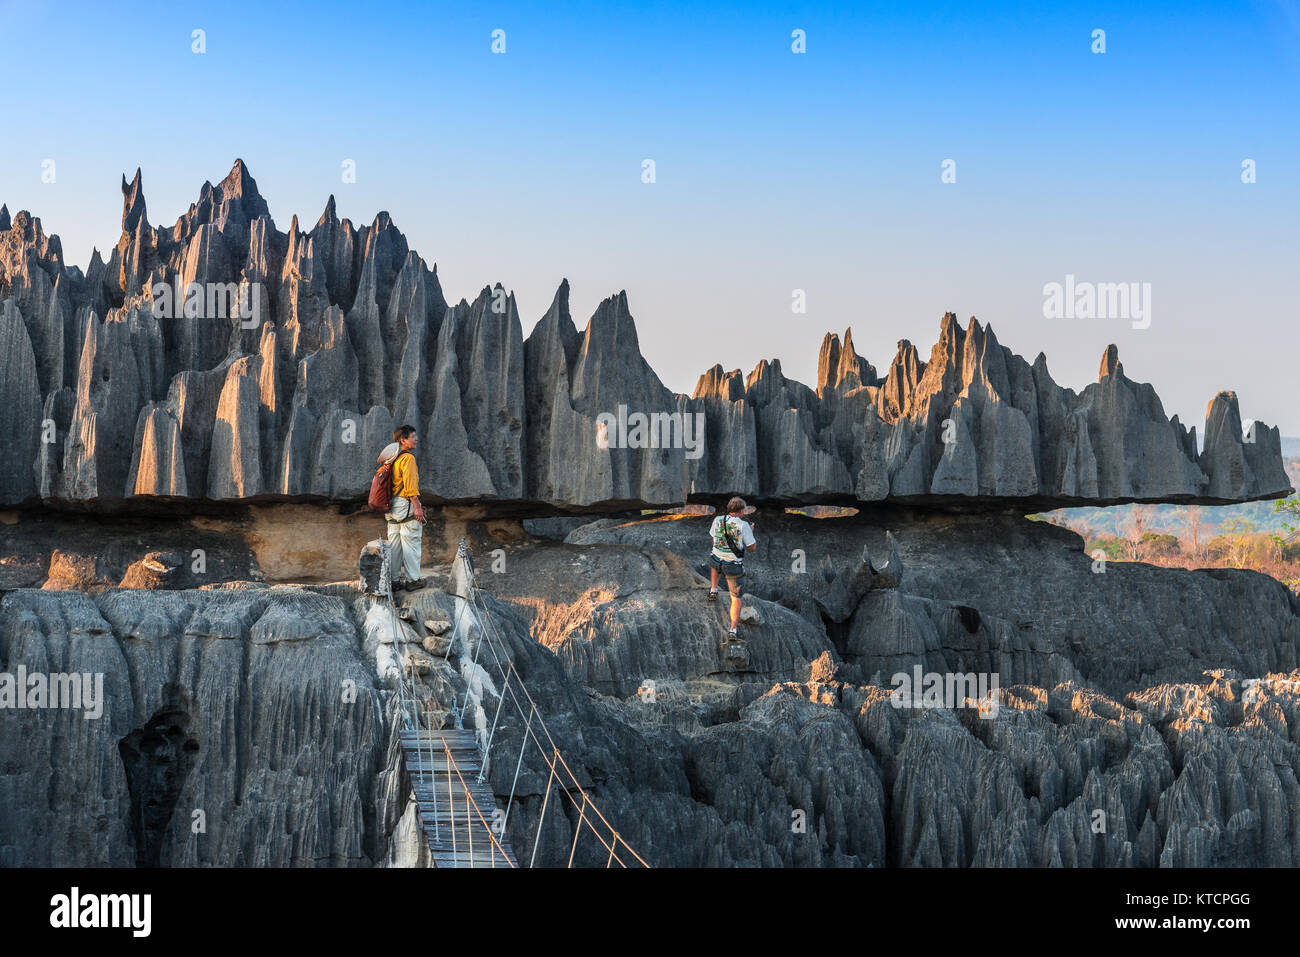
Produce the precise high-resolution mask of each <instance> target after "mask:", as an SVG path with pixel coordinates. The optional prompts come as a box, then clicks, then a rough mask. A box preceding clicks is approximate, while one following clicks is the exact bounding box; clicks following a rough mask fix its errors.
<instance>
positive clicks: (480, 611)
mask: <svg viewBox="0 0 1300 957" xmlns="http://www.w3.org/2000/svg"><path fill="white" fill-rule="evenodd" d="M474 587H475V588H477V586H474ZM480 590H481V589H480ZM475 611H476V613H477V615H476V617H478V618H479V619H480V620H481V621H486V622H488V626H489V628H483V627H482V625H481V624H480V630H481V631H482V632H483V633H484V635H488V634H489V629H490V633H491V635H492V636H493V640H495V641H496V642H498V643H500V644H501V645H502V654H506V658H507V660H510V659H509V655H508V654H507V653H506V652H505V649H504V641H503V639H501V637H500V634H499V633H498V632H496V626H495V625H494V624H492V619H491V617H490V616H488V614H487V610H486V607H482V606H480V607H476V608H475ZM488 649H489V650H490V651H491V652H492V654H493V657H494V658H496V663H497V668H498V670H503V669H502V667H501V660H500V656H499V655H498V654H497V651H496V648H495V647H493V645H492V644H491V643H489V645H488ZM514 674H515V678H516V680H517V681H518V682H519V685H520V688H521V690H523V692H524V695H525V696H526V697H527V698H528V702H529V705H530V706H531V709H532V710H533V711H537V703H536V702H535V701H534V700H533V698H532V695H531V694H530V693H529V692H528V688H527V686H526V685H525V684H524V682H523V679H522V678H521V677H520V676H519V672H518V670H515V672H514ZM504 687H505V690H508V691H509V692H510V696H511V698H512V700H513V701H514V704H515V709H516V710H517V711H519V713H520V714H521V715H522V714H523V708H522V706H521V705H520V704H519V699H518V696H517V695H516V694H515V691H514V688H512V687H510V686H509V684H508V683H506V684H505V686H504ZM538 720H539V721H540V722H541V724H542V731H543V733H544V734H545V735H546V737H547V740H548V741H549V742H550V744H551V750H552V753H553V754H554V755H555V758H556V759H557V760H558V761H559V763H560V765H561V766H562V767H563V768H564V770H565V772H567V774H568V776H569V780H570V781H572V782H573V788H575V789H576V790H577V791H578V793H579V794H581V795H582V796H583V797H584V798H588V800H589V796H588V795H587V793H586V791H585V790H584V789H583V787H582V785H581V783H579V781H578V779H577V776H576V775H574V773H573V771H572V769H570V768H569V765H568V762H566V761H565V760H564V756H563V755H562V754H560V751H559V748H558V746H556V745H555V741H554V739H553V738H552V737H551V734H550V730H549V729H548V728H547V727H546V722H545V719H543V718H542V716H541V713H540V711H538ZM530 736H531V738H532V740H533V742H534V743H535V744H536V745H537V750H538V753H539V754H540V755H541V757H542V760H543V761H545V762H546V764H547V766H548V767H551V768H553V767H554V763H555V762H554V761H553V760H552V759H551V758H548V757H547V755H546V748H544V747H543V746H542V743H541V741H540V740H539V739H538V737H537V735H536V733H531V732H530ZM557 775H558V771H557ZM559 784H560V788H561V789H562V790H563V792H564V795H565V797H567V798H568V799H569V801H570V803H571V804H572V805H573V807H574V808H575V809H578V808H579V805H578V801H577V798H575V797H574V796H573V795H572V794H571V793H570V789H569V785H567V784H565V783H564V781H563V780H561V781H560V782H559ZM590 804H591V809H592V810H593V811H594V812H595V813H596V815H597V817H599V818H600V820H601V822H602V823H603V824H604V825H605V826H606V827H607V828H608V829H609V831H610V834H611V836H612V841H613V844H611V843H610V842H609V841H607V840H606V839H605V837H604V836H603V835H602V834H601V833H600V831H599V830H598V829H597V828H596V826H595V824H594V823H592V822H591V821H590V820H587V821H586V823H587V826H588V827H589V828H590V829H591V831H592V833H593V834H595V835H596V839H597V840H599V841H600V842H601V843H602V844H603V845H604V846H605V848H606V849H608V850H609V851H610V852H611V855H612V856H613V859H614V860H617V861H618V863H619V866H621V867H626V866H627V863H626V862H625V861H624V860H623V859H622V858H621V857H619V856H618V855H617V853H616V852H615V848H616V847H617V845H618V844H620V843H622V844H623V846H624V847H626V848H627V849H628V851H630V852H631V853H632V855H633V856H634V857H635V858H636V859H637V860H638V861H639V862H640V863H641V865H642V866H643V867H649V866H650V865H648V864H647V863H646V862H645V860H644V859H643V858H642V857H641V855H639V854H637V852H636V851H635V850H634V849H633V848H632V847H631V845H629V844H628V843H627V841H626V840H625V839H623V837H622V835H620V834H619V833H618V831H616V830H615V829H614V827H613V826H612V825H611V824H610V823H609V821H608V820H606V819H605V816H604V815H603V814H601V813H600V809H599V808H598V807H596V805H595V802H590ZM539 825H540V822H539ZM579 830H581V825H579Z"/></svg>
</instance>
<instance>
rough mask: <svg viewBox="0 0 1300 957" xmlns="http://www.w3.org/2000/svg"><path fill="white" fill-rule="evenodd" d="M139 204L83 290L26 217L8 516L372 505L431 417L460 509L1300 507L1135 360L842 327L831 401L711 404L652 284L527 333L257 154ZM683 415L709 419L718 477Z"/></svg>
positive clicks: (506, 309)
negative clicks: (76, 510) (287, 210)
mask: <svg viewBox="0 0 1300 957" xmlns="http://www.w3.org/2000/svg"><path fill="white" fill-rule="evenodd" d="M122 195H123V204H122V236H121V239H120V240H119V241H118V244H117V246H116V247H115V248H114V249H113V250H112V252H111V254H110V256H109V258H108V260H107V261H105V260H104V259H103V258H102V257H101V255H100V253H99V251H98V250H95V251H94V253H93V255H92V257H91V261H90V265H89V266H88V268H87V269H86V271H85V272H84V273H83V272H82V271H81V270H80V269H79V268H77V267H69V266H67V265H66V264H65V263H64V259H63V252H62V247H61V244H60V243H59V240H58V238H57V237H56V236H47V235H46V234H45V232H44V230H43V229H42V227H41V223H40V220H39V219H34V218H33V217H32V216H31V215H30V214H29V213H27V212H20V213H18V214H17V215H16V216H14V217H13V218H12V220H11V219H10V216H9V213H8V210H7V209H3V210H0V298H2V301H0V345H3V346H4V347H5V348H4V359H3V360H0V504H5V505H12V504H22V503H31V502H36V501H43V502H47V503H53V504H73V503H89V504H91V505H94V506H96V507H121V506H123V505H124V504H130V503H132V502H144V501H147V500H149V499H157V498H168V499H192V500H206V501H249V500H264V499H268V498H269V499H274V498H277V497H300V496H319V497H323V498H327V499H335V500H354V499H357V498H359V497H360V496H362V495H363V494H364V493H365V490H366V488H367V486H368V482H369V477H370V474H371V470H372V467H373V462H374V454H375V451H376V450H377V449H378V448H379V447H381V446H382V445H383V444H385V442H386V440H387V437H388V435H389V433H390V432H391V429H392V428H393V426H394V424H400V423H403V422H410V423H412V424H414V425H416V426H417V428H420V429H422V430H423V431H424V433H425V434H426V436H427V437H428V441H426V442H425V443H423V446H422V448H421V450H420V453H419V454H420V459H421V462H420V465H421V474H422V476H423V486H424V491H425V492H426V494H427V495H428V496H429V498H430V499H431V500H432V501H442V502H470V501H486V502H489V503H497V505H498V507H515V508H521V507H522V508H533V509H536V508H538V507H541V508H548V509H552V510H554V509H559V510H571V511H584V510H591V511H597V510H600V509H602V508H616V507H626V506H660V505H669V504H675V503H679V502H681V501H684V500H686V499H687V498H688V497H694V498H695V499H697V500H707V499H710V498H719V497H724V496H727V495H730V494H733V493H740V494H743V495H746V496H748V497H750V498H751V499H754V500H758V501H766V502H772V503H781V502H785V503H791V502H814V501H822V502H852V501H862V502H876V501H903V502H910V503H919V504H931V505H950V504H959V503H960V504H964V505H968V506H974V507H977V508H978V507H986V506H989V507H1001V506H1003V505H1005V504H1007V503H1008V502H1011V501H1015V502H1017V503H1019V504H1023V505H1024V506H1025V507H1026V508H1042V507H1051V506H1062V505H1072V504H1097V503H1108V502H1121V501H1168V502H1176V501H1201V502H1207V503H1210V502H1235V501H1243V500H1248V499H1254V498H1262V497H1272V496H1276V495H1279V494H1282V493H1284V492H1286V491H1287V490H1288V489H1289V483H1288V481H1287V478H1286V474H1285V472H1284V470H1283V468H1282V464H1281V455H1280V437H1279V434H1278V431H1277V430H1276V429H1273V428H1268V427H1266V426H1264V425H1263V424H1257V425H1256V426H1255V427H1254V429H1253V430H1252V434H1251V436H1250V438H1252V439H1253V441H1245V440H1243V435H1242V428H1241V425H1242V423H1241V415H1240V411H1239V409H1238V404H1237V399H1236V396H1235V394H1234V393H1232V392H1220V393H1219V394H1218V395H1216V396H1215V397H1214V399H1213V400H1212V402H1211V403H1210V406H1209V409H1208V412H1207V424H1206V441H1205V448H1204V451H1202V452H1199V453H1198V451H1197V441H1196V434H1195V430H1194V429H1192V430H1190V431H1189V430H1188V429H1186V428H1185V427H1184V426H1183V425H1182V423H1180V422H1179V421H1178V418H1177V416H1175V417H1174V418H1173V419H1172V420H1169V419H1166V417H1165V414H1164V410H1163V408H1162V406H1161V404H1160V400H1159V398H1158V397H1157V396H1156V394H1155V392H1154V390H1153V389H1152V388H1151V386H1150V385H1146V384H1143V383H1137V382H1134V381H1132V380H1130V379H1129V378H1127V377H1126V376H1125V374H1124V369H1123V366H1122V364H1121V363H1120V362H1119V359H1118V354H1117V352H1116V350H1115V347H1114V346H1111V347H1110V348H1109V349H1108V350H1107V353H1106V355H1105V356H1104V357H1103V359H1102V364H1101V372H1100V376H1099V378H1098V381H1097V382H1096V383H1094V384H1092V385H1089V386H1088V387H1087V388H1085V389H1084V390H1083V391H1082V392H1081V393H1078V394H1076V393H1075V392H1073V391H1072V390H1070V389H1066V388H1062V387H1060V386H1058V385H1056V383H1055V382H1053V381H1052V379H1051V376H1050V375H1049V374H1048V371H1047V364H1046V360H1045V358H1044V357H1043V356H1042V355H1041V354H1040V355H1039V356H1038V358H1037V360H1036V361H1035V362H1034V363H1033V364H1032V365H1030V364H1029V363H1027V362H1026V361H1025V360H1024V359H1023V358H1021V357H1019V356H1017V355H1015V354H1013V353H1012V352H1011V351H1010V350H1009V349H1007V348H1005V347H1004V346H1002V345H1000V344H999V343H998V341H997V339H996V337H995V336H994V334H993V330H992V328H991V327H990V326H983V325H981V324H980V323H978V322H977V321H975V320H974V319H971V321H970V323H969V324H968V326H967V327H966V328H965V329H962V328H961V327H960V326H959V325H958V323H957V321H956V317H955V316H954V315H952V314H951V313H949V314H947V315H945V316H944V318H943V321H942V323H941V328H940V336H939V341H938V343H937V344H936V345H935V346H934V348H933V350H932V351H931V354H930V358H929V360H928V361H923V360H922V359H921V358H920V354H919V353H918V351H917V349H916V348H915V347H914V346H913V345H912V344H911V343H910V342H908V341H907V340H903V341H900V342H899V344H898V353H897V355H896V356H895V357H894V359H893V360H892V362H891V363H890V364H889V366H888V368H887V370H886V372H885V374H884V376H883V377H881V376H879V375H878V374H877V372H876V369H875V367H874V366H873V365H872V364H871V363H869V362H868V361H867V360H866V359H865V358H863V357H862V356H859V355H858V354H857V352H856V350H855V349H854V347H853V342H852V336H851V333H849V332H846V333H845V336H844V339H843V341H841V340H840V338H839V337H838V336H836V335H830V334H828V335H827V337H826V339H825V341H824V343H823V345H822V350H821V356H820V361H819V369H818V383H817V388H816V390H813V389H811V388H809V387H808V386H806V385H803V384H801V383H799V382H795V381H793V380H790V379H787V378H786V377H785V376H784V375H783V374H782V372H781V364H780V362H779V360H775V359H774V360H772V361H770V362H769V361H764V362H761V363H760V364H759V365H758V366H757V367H756V368H755V369H754V370H753V372H751V373H750V374H749V376H747V377H744V376H742V375H741V373H740V372H739V371H731V372H727V371H725V370H724V369H723V368H722V366H720V365H719V366H714V367H713V368H712V369H710V370H708V371H707V372H705V373H704V374H703V375H702V376H701V377H700V380H699V383H698V385H697V386H696V389H695V391H694V394H693V395H691V396H685V395H679V394H674V393H673V392H671V391H670V390H669V389H667V388H666V387H665V386H664V385H663V383H662V382H661V381H660V380H659V378H658V376H657V375H656V374H655V372H654V370H653V369H651V368H650V366H649V365H648V364H647V363H646V361H645V360H644V358H642V356H641V353H640V348H639V344H638V340H637V333H636V327H635V324H634V322H633V320H632V315H631V312H630V311H629V308H628V303H627V296H626V294H625V293H622V292H620V293H619V294H618V295H617V296H612V297H610V298H609V299H606V300H605V301H604V302H602V303H601V305H600V306H599V308H598V309H597V310H596V312H595V314H594V315H593V316H592V318H591V320H590V322H589V323H588V324H587V327H586V329H585V330H584V331H582V332H579V331H578V329H577V327H576V326H575V325H574V323H573V320H572V318H571V316H570V314H569V305H568V300H569V289H568V283H567V281H566V282H563V283H561V285H560V288H559V290H558V291H557V292H556V295H555V299H554V302H553V303H552V305H551V307H550V309H549V310H548V311H547V313H546V315H545V316H544V317H543V318H542V320H541V321H540V322H539V323H538V324H537V326H536V327H535V328H534V329H533V331H532V332H531V334H530V335H529V336H528V338H527V340H525V339H524V337H523V334H522V327H521V320H520V317H519V314H518V309H517V306H516V303H515V299H514V297H513V296H512V295H510V294H508V293H507V292H506V290H505V289H504V288H503V287H502V286H500V285H496V286H492V287H488V288H484V289H483V290H482V291H481V292H480V293H479V294H478V296H477V297H476V298H475V299H474V301H473V302H472V303H471V302H468V301H466V300H464V299H462V300H461V301H460V302H458V303H456V304H455V305H451V304H449V303H448V302H447V301H446V299H445V298H444V296H443V291H442V287H441V285H440V283H439V278H438V274H437V269H436V266H435V267H434V268H432V269H431V268H429V266H428V265H427V264H426V263H425V261H424V260H423V259H422V258H421V257H420V256H419V255H418V254H416V253H415V252H414V251H412V250H411V249H409V247H408V245H407V243H406V240H405V238H404V237H403V236H402V234H401V232H400V231H398V229H397V228H396V227H395V226H394V225H393V223H392V220H391V218H390V217H389V215H388V214H387V213H382V212H381V213H380V214H379V215H378V216H376V217H375V220H374V222H373V223H371V224H370V225H368V226H365V225H363V226H355V225H354V224H353V223H351V222H350V221H349V220H347V219H344V220H340V219H338V217H337V214H336V212H335V203H334V198H333V197H330V199H329V201H328V202H327V204H326V207H325V210H324V212H323V213H322V215H321V217H320V219H319V220H318V221H317V222H316V224H315V225H314V226H313V227H312V228H311V229H310V230H308V231H304V230H302V229H301V228H300V227H299V223H298V220H297V218H296V217H295V218H294V219H293V221H292V223H291V224H290V227H289V230H288V232H287V233H282V232H280V231H279V230H277V229H276V227H275V223H274V221H273V220H272V218H271V215H270V211H269V208H268V206H267V204H266V201H265V200H264V199H263V198H262V196H261V195H260V193H259V192H258V189H257V184H256V182H255V181H254V180H253V178H252V176H251V175H250V174H249V172H248V170H247V169H246V167H245V166H244V164H243V162H242V161H237V162H236V163H235V165H234V167H233V168H232V169H231V171H230V173H229V175H228V176H226V178H225V179H223V180H222V181H221V182H220V183H219V184H217V185H216V186H213V185H212V184H211V183H204V185H203V188H202V189H201V190H200V193H199V198H198V201H197V202H196V203H194V204H193V205H191V206H190V208H189V210H188V211H187V212H186V213H185V214H184V215H182V216H181V217H180V218H179V219H178V220H177V221H176V223H175V225H174V226H172V227H171V228H169V229H167V228H155V227H153V226H151V225H150V223H149V217H148V207H147V205H146V202H145V197H144V191H143V184H142V177H141V173H140V171H139V170H137V171H136V173H135V176H134V178H133V179H132V181H131V182H129V183H128V182H127V181H126V178H125V177H123V180H122ZM195 283H197V284H199V285H198V286H197V287H193V286H192V284H195ZM192 288H197V289H198V290H199V291H200V293H201V294H200V295H199V296H197V297H193V296H192V295H191V294H190V290H191V289H192ZM620 407H623V408H624V409H626V410H629V411H630V412H631V413H641V414H644V415H654V414H659V416H660V417H661V420H662V421H660V422H659V423H658V424H659V428H655V427H654V426H653V425H652V428H651V433H652V435H653V438H652V437H651V436H646V435H641V436H640V439H641V442H640V444H641V445H642V446H643V447H635V446H637V445H638V441H637V438H638V436H637V433H636V431H635V429H633V430H631V431H625V430H623V429H621V428H620V430H619V435H618V437H617V438H615V439H614V440H613V441H611V436H610V435H608V434H607V433H605V432H602V431H601V427H600V423H599V421H598V420H599V418H600V417H601V416H615V415H616V414H617V413H618V410H619V408H620ZM673 414H679V415H682V416H688V417H692V418H690V419H689V421H691V422H694V421H695V419H694V418H693V416H695V415H697V414H702V415H703V422H704V432H705V436H704V439H705V441H704V443H703V448H702V450H700V453H699V454H698V456H697V455H695V454H690V453H689V452H688V450H687V449H686V448H683V447H680V446H682V445H683V442H682V441H681V439H682V438H683V434H682V432H681V431H680V430H679V431H678V432H676V433H674V432H672V431H671V430H672V428H673V423H671V422H670V420H669V418H668V417H669V416H672V415H673ZM665 423H668V424H665ZM678 424H679V423H678ZM660 437H662V438H664V439H665V440H666V441H665V442H659V441H658V439H659V438H660ZM644 446H648V447H644Z"/></svg>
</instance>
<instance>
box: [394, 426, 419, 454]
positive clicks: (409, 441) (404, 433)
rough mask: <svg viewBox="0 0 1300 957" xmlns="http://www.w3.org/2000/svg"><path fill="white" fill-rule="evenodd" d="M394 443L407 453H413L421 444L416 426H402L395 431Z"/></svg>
mask: <svg viewBox="0 0 1300 957" xmlns="http://www.w3.org/2000/svg"><path fill="white" fill-rule="evenodd" d="M393 441H394V442H396V443H397V444H398V446H400V447H401V449H402V450H403V451H405V452H409V451H411V450H412V449H413V448H415V446H416V445H417V444H418V443H419V436H417V435H416V434H415V426H413V425H402V426H398V427H397V428H395V429H393Z"/></svg>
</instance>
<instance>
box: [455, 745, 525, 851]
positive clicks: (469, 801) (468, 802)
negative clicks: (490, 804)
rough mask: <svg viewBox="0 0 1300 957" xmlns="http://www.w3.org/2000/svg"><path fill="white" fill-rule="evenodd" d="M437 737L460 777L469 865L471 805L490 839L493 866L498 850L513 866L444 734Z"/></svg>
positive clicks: (471, 846)
mask: <svg viewBox="0 0 1300 957" xmlns="http://www.w3.org/2000/svg"><path fill="white" fill-rule="evenodd" d="M439 737H441V738H442V744H443V749H444V751H445V753H446V755H447V763H448V764H449V765H450V766H451V769H452V770H454V771H455V772H456V777H457V778H459V779H460V785H461V788H462V789H463V790H464V791H465V831H466V833H467V834H469V860H470V866H471V867H473V866H474V835H473V830H472V829H471V827H470V824H471V823H472V819H471V818H470V816H469V811H470V807H471V806H472V807H473V808H474V813H475V814H477V815H478V819H479V822H480V823H481V824H482V825H483V829H484V830H485V831H487V835H488V837H489V838H490V839H491V841H492V846H493V848H494V850H493V852H492V866H493V867H496V866H497V857H496V852H497V851H500V852H501V857H502V858H503V859H504V860H505V862H506V863H507V864H509V865H510V866H511V867H514V866H515V865H514V863H513V862H511V860H510V855H508V854H507V853H506V849H505V848H504V847H502V846H501V842H500V841H498V840H497V836H496V833H495V832H494V831H493V830H492V825H491V824H489V823H488V822H487V819H486V818H485V817H483V811H482V810H480V808H479V806H478V801H475V800H474V795H472V794H470V793H469V784H467V783H466V781H465V776H464V775H463V774H461V771H460V765H459V764H457V763H456V759H455V758H454V757H452V755H451V745H450V744H448V743H447V737H446V735H439ZM447 785H448V787H450V786H451V775H450V774H449V775H447ZM452 816H453V819H454V817H455V815H454V814H453V815H452ZM453 830H454V827H453Z"/></svg>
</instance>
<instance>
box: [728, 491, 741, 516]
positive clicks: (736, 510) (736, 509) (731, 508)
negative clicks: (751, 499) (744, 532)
mask: <svg viewBox="0 0 1300 957" xmlns="http://www.w3.org/2000/svg"><path fill="white" fill-rule="evenodd" d="M744 511H745V500H744V499H743V498H741V497H740V496H739V495H733V496H732V497H731V500H730V501H729V502H727V514H728V515H741V514H743V513H744Z"/></svg>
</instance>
